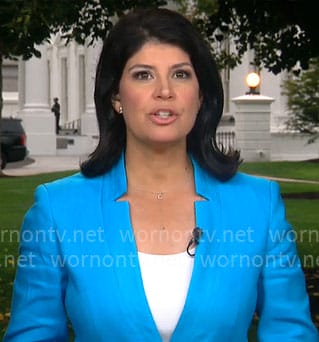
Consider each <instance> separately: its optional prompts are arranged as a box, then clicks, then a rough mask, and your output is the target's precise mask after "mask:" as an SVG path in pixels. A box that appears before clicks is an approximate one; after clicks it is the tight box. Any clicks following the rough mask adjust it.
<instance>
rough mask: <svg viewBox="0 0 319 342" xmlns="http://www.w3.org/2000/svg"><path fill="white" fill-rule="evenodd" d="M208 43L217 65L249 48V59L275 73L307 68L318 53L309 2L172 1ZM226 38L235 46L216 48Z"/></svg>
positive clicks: (314, 15) (236, 60) (316, 27)
mask: <svg viewBox="0 0 319 342" xmlns="http://www.w3.org/2000/svg"><path fill="white" fill-rule="evenodd" d="M177 1H178V2H179V3H180V4H181V5H182V7H183V8H184V10H186V13H187V11H188V15H189V16H190V17H191V19H192V20H193V22H194V24H195V25H197V27H198V28H199V30H200V31H201V32H202V33H203V34H204V36H205V37H206V38H207V40H208V42H209V43H211V44H212V47H213V53H214V54H215V56H216V59H217V61H218V62H219V65H220V66H221V67H224V66H225V65H228V66H231V67H234V66H236V65H237V64H239V63H240V62H241V60H242V56H243V54H244V53H245V52H246V51H247V50H250V49H253V50H254V53H255V60H254V64H255V65H256V66H257V67H260V68H261V67H264V68H266V69H268V70H269V71H271V72H273V73H274V74H278V73H279V72H281V71H283V70H288V71H289V70H292V69H294V68H296V67H297V68H298V71H299V70H300V69H306V68H308V66H309V60H310V58H312V57H316V56H319V40H318V38H317V37H318V35H319V25H318V23H317V21H318V19H317V13H316V11H315V10H314V5H315V2H314V1H311V0H310V1H307V2H305V1H304V0H192V1H190V0H177ZM228 39H231V40H232V43H233V44H232V45H233V46H234V50H229V51H228V50H227V49H223V48H221V47H223V46H224V44H223V43H224V42H225V41H227V40H228Z"/></svg>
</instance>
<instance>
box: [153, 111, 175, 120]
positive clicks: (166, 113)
mask: <svg viewBox="0 0 319 342" xmlns="http://www.w3.org/2000/svg"><path fill="white" fill-rule="evenodd" d="M155 115H156V116H159V117H160V118H161V119H167V118H168V117H170V116H172V115H173V114H172V113H171V112H170V111H167V110H160V111H158V112H157V113H155Z"/></svg>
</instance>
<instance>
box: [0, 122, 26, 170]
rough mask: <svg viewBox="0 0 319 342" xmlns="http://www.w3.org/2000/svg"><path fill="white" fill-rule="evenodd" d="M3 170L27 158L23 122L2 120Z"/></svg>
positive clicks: (0, 136)
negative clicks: (12, 163)
mask: <svg viewBox="0 0 319 342" xmlns="http://www.w3.org/2000/svg"><path fill="white" fill-rule="evenodd" d="M0 127H1V134H0V141H1V169H4V168H5V166H6V165H7V163H10V162H15V161H20V160H24V159H25V157H26V156H27V148H26V135H25V131H24V129H23V127H22V124H21V120H20V119H15V118H1V124H0Z"/></svg>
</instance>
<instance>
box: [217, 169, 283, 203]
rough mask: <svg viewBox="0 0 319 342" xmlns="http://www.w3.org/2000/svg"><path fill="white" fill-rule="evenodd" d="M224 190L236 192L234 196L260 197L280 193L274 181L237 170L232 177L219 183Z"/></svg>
mask: <svg viewBox="0 0 319 342" xmlns="http://www.w3.org/2000/svg"><path fill="white" fill-rule="evenodd" d="M221 189H223V190H224V191H225V192H227V191H231V192H235V193H236V197H237V198H238V197H246V196H251V195H253V196H256V195H257V196H258V197H260V198H262V197H266V198H269V196H270V197H273V196H275V197H277V196H278V195H279V194H280V187H279V184H278V183H277V182H276V181H273V180H270V179H267V178H264V177H259V176H253V175H249V174H246V173H242V172H238V173H237V174H236V175H235V176H234V177H233V178H232V179H230V180H229V181H227V182H225V183H223V184H221Z"/></svg>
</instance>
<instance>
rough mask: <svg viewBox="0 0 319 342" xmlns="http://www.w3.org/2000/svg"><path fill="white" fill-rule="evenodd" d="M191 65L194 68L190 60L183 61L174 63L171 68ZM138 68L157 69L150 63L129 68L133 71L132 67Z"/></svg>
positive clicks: (133, 66)
mask: <svg viewBox="0 0 319 342" xmlns="http://www.w3.org/2000/svg"><path fill="white" fill-rule="evenodd" d="M185 66H186V67H190V68H192V69H193V65H192V64H191V63H189V62H182V63H177V64H174V65H172V66H171V67H170V69H178V68H182V67H185ZM136 68H141V69H155V68H154V67H153V66H152V65H148V64H134V65H132V66H131V67H129V68H128V71H131V70H132V69H136Z"/></svg>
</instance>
